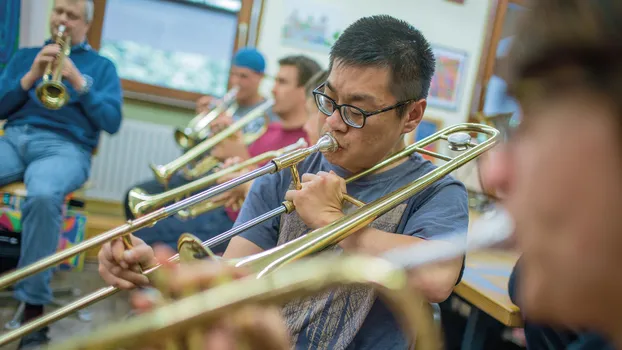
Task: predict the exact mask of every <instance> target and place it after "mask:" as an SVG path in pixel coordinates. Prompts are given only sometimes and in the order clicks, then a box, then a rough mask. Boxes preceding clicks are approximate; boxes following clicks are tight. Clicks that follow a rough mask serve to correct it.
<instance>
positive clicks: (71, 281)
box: [0, 263, 129, 350]
mask: <svg viewBox="0 0 622 350" xmlns="http://www.w3.org/2000/svg"><path fill="white" fill-rule="evenodd" d="M52 285H53V286H54V287H73V288H79V289H80V290H81V292H82V295H85V294H86V293H89V292H92V291H95V290H97V289H99V288H101V287H104V284H103V281H102V280H101V278H100V277H99V275H98V273H97V267H96V265H94V264H88V263H87V264H86V266H85V268H84V270H83V271H81V272H65V271H62V272H58V273H56V274H55V276H54V280H53V282H52ZM75 298H76V297H73V296H64V297H62V298H59V299H60V300H61V301H64V302H67V301H71V300H75ZM127 300H128V294H127V293H125V292H122V293H117V294H116V295H114V296H112V297H110V298H109V299H105V300H102V301H100V302H98V303H96V304H93V305H91V306H90V307H89V308H88V311H89V313H90V316H91V318H92V320H91V321H90V322H85V321H82V320H80V319H79V318H78V317H77V315H75V314H74V315H71V316H68V317H66V318H64V319H62V320H60V321H58V322H56V323H54V324H52V325H51V326H50V337H51V338H52V340H53V341H54V342H57V341H61V340H63V339H66V338H67V337H70V336H73V335H81V334H85V333H88V332H91V331H93V330H94V329H95V328H96V327H101V326H102V325H105V324H108V323H110V322H114V321H119V320H122V319H123V318H124V317H125V316H126V315H127V314H128V312H129V304H128V302H127ZM16 307H17V302H15V301H13V300H9V299H0V332H2V333H4V332H7V330H6V329H5V328H4V325H5V324H6V323H7V322H8V321H10V320H11V318H12V316H13V313H14V312H15V309H16ZM52 309H53V307H50V308H49V309H48V310H52ZM16 348H17V341H16V342H14V343H11V344H8V345H5V346H0V350H14V349H16Z"/></svg>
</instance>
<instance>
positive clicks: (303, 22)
mask: <svg viewBox="0 0 622 350" xmlns="http://www.w3.org/2000/svg"><path fill="white" fill-rule="evenodd" d="M284 9H285V13H286V17H285V24H284V25H283V28H282V29H281V43H282V44H283V45H284V46H289V47H294V48H297V49H302V50H310V51H316V52H320V53H325V54H327V53H329V52H330V48H331V47H332V46H333V44H334V43H335V41H337V38H339V35H341V32H342V31H343V28H342V27H341V25H342V21H341V17H340V15H339V14H340V13H343V11H342V10H341V9H340V8H336V7H335V6H334V4H331V5H322V4H312V5H311V4H309V3H308V2H307V1H303V0H288V1H286V2H285V7H284Z"/></svg>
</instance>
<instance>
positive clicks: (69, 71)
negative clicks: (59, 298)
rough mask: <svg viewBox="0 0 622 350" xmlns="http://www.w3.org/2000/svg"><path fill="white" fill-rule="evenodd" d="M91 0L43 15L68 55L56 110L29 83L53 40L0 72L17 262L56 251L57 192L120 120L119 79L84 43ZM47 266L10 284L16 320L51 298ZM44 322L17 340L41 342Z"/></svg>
mask: <svg viewBox="0 0 622 350" xmlns="http://www.w3.org/2000/svg"><path fill="white" fill-rule="evenodd" d="M93 10H94V7H93V1H92V0H55V1H54V7H53V10H52V14H51V16H50V27H51V34H52V37H56V34H57V32H58V28H59V26H61V25H62V26H64V27H65V32H66V33H67V34H69V35H70V36H71V43H70V46H71V53H70V57H65V58H64V60H63V62H62V65H63V70H62V77H63V81H62V82H63V84H64V85H66V88H67V93H68V94H69V100H68V102H67V103H66V104H65V105H64V107H61V108H60V109H57V110H53V109H48V108H47V107H45V106H44V105H43V104H42V103H41V101H40V100H39V99H38V97H37V94H36V92H35V90H36V87H37V86H38V85H39V83H40V82H41V81H42V76H43V74H44V73H45V70H46V67H47V66H48V64H50V63H52V65H53V66H55V65H56V64H59V62H57V61H56V57H57V56H58V54H59V52H60V49H61V48H60V47H59V45H58V44H55V43H53V42H52V41H51V40H50V41H47V42H46V43H45V46H43V47H42V48H26V49H21V50H19V51H18V52H16V53H15V55H14V56H13V57H12V58H11V61H10V62H9V64H8V65H7V66H6V68H5V69H4V71H3V72H2V75H0V119H4V120H6V124H5V126H4V128H5V135H4V136H2V137H0V186H1V185H6V184H9V183H12V182H17V181H24V182H25V185H26V191H27V197H26V201H25V203H24V205H23V206H22V208H21V210H22V226H23V231H22V233H21V252H20V259H19V264H18V268H19V267H21V266H25V265H29V264H31V263H34V262H35V261H37V260H40V259H42V258H43V257H45V256H48V255H50V254H52V253H54V252H55V251H56V247H57V245H58V237H59V235H60V232H61V222H62V214H61V213H62V206H63V203H64V199H65V197H66V196H67V195H68V194H69V193H70V192H72V191H75V190H77V189H79V188H80V187H81V186H82V185H83V184H84V182H85V181H86V180H87V179H88V176H89V172H90V166H91V154H92V152H93V150H94V149H95V148H96V147H97V143H98V140H99V134H100V132H101V131H106V132H108V133H110V134H113V133H116V132H117V131H118V130H119V127H120V125H121V104H122V92H121V83H120V80H119V77H118V76H117V72H116V69H115V67H114V65H113V64H112V62H110V61H109V60H108V59H106V58H104V57H102V56H100V55H99V54H97V52H95V51H94V50H93V49H92V48H91V47H90V46H89V44H88V43H87V42H86V33H87V31H88V29H89V26H90V23H91V21H92V19H93ZM50 279H51V271H45V272H42V273H39V274H37V275H34V276H32V277H29V278H27V279H25V280H23V281H21V282H19V283H18V284H17V285H16V286H15V297H16V298H17V299H18V300H20V301H22V302H25V303H26V308H25V311H24V319H23V320H22V321H24V322H25V321H28V320H30V319H32V318H35V317H37V316H39V315H41V314H42V313H43V306H44V305H46V304H48V303H50V301H51V300H52V291H51V289H50V286H49V283H50ZM46 333H47V328H46V329H43V330H41V331H38V332H35V333H32V334H30V335H28V336H27V337H25V338H23V339H22V342H21V343H20V347H22V346H28V345H36V344H41V343H44V342H46V341H47V336H46Z"/></svg>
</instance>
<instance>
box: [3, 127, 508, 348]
mask: <svg viewBox="0 0 622 350" xmlns="http://www.w3.org/2000/svg"><path fill="white" fill-rule="evenodd" d="M468 133H482V134H484V135H486V136H488V138H487V139H486V140H485V141H483V142H481V143H479V144H474V143H473V142H471V137H470V136H469V134H468ZM498 134H499V133H498V131H497V130H495V129H494V128H492V127H489V126H486V125H482V124H469V123H465V124H457V125H453V126H450V127H448V128H445V129H443V130H440V131H438V132H437V133H435V134H433V135H430V136H429V137H426V138H425V139H423V140H421V141H418V142H417V143H415V144H412V145H410V146H408V147H406V148H405V149H403V150H402V151H400V152H398V153H396V154H394V155H392V156H391V157H389V158H387V159H386V160H384V161H382V162H380V163H378V164H376V165H375V166H374V167H372V168H370V169H367V170H365V171H363V172H361V173H359V174H356V175H354V176H353V177H352V178H351V181H353V180H355V179H358V178H361V177H363V176H366V175H369V174H371V173H374V172H376V171H378V170H379V169H382V168H383V167H386V166H388V165H390V164H393V163H395V162H396V161H398V160H400V159H403V158H404V157H407V156H409V155H411V154H412V153H414V152H418V153H422V154H428V155H431V156H434V157H438V158H440V159H443V160H446V161H447V162H446V163H445V164H443V165H441V166H439V167H438V168H436V169H434V170H432V171H430V172H429V173H427V174H425V175H423V176H422V177H420V178H419V179H417V180H416V181H414V182H413V183H411V184H409V185H407V186H404V187H403V188H401V189H399V190H397V191H395V192H394V193H391V194H388V195H385V196H384V197H382V198H380V199H378V200H376V201H374V202H372V203H369V204H364V203H361V202H358V201H357V200H355V199H350V201H351V202H355V203H356V202H358V206H360V207H361V208H360V209H359V210H357V211H355V212H354V213H352V214H350V215H347V216H345V217H343V218H342V219H340V220H337V221H335V222H334V223H332V224H331V225H328V226H326V227H324V228H321V229H318V230H315V231H313V232H311V233H309V234H307V235H305V236H302V237H299V238H298V239H296V240H293V241H291V242H288V243H287V244H284V245H282V246H278V247H276V248H274V249H271V250H269V251H266V252H263V253H261V254H257V255H253V256H250V257H246V258H242V259H236V260H231V261H227V263H230V264H233V265H235V266H244V267H246V268H248V269H250V270H251V271H253V272H254V276H255V277H262V276H265V275H267V274H269V273H271V272H273V271H275V270H277V269H280V268H281V267H283V266H284V265H286V264H288V263H289V262H292V261H295V260H298V259H301V258H303V257H306V256H308V255H310V254H313V253H316V252H319V251H321V250H323V249H324V248H326V247H328V246H331V245H333V244H336V243H338V242H339V241H340V240H342V239H344V238H346V237H347V236H348V235H350V234H352V233H353V232H356V231H357V230H358V229H360V228H362V227H364V226H366V225H367V224H369V223H371V222H372V221H374V220H375V219H376V218H377V217H378V216H379V215H382V214H384V213H386V212H387V211H389V210H390V209H392V207H394V206H395V205H397V204H399V203H401V202H403V201H405V200H406V199H408V198H410V197H411V196H413V195H415V194H417V193H419V192H420V191H422V190H424V189H425V188H426V187H428V186H429V185H430V184H432V183H434V182H435V181H437V180H439V179H440V178H442V177H444V176H445V175H447V174H449V173H451V172H452V171H454V170H456V169H457V168H459V167H461V166H463V165H464V164H467V163H468V162H470V161H471V160H473V159H475V158H477V157H478V156H480V155H481V154H482V153H484V152H485V151H487V150H488V149H490V148H492V147H493V146H494V145H495V144H496V142H497V141H498ZM440 140H445V141H447V142H448V143H449V147H450V148H451V149H453V150H460V151H464V152H462V153H461V154H459V155H458V156H456V157H453V158H452V157H449V156H444V155H441V154H439V153H436V152H432V151H428V150H425V149H424V148H425V147H426V146H428V145H429V144H431V143H433V142H437V141H440ZM336 147H337V144H336V142H335V141H334V139H332V138H331V137H329V136H327V135H324V136H323V137H322V138H321V139H320V141H318V144H316V145H315V146H313V147H310V148H305V149H301V150H297V151H294V152H291V153H289V154H286V155H283V156H281V157H278V158H277V159H274V160H272V162H271V163H270V164H269V165H266V166H264V167H262V168H260V169H257V170H254V171H251V172H249V173H247V174H245V175H242V176H240V177H239V178H237V179H234V180H231V181H229V182H227V183H225V184H222V185H218V186H215V187H213V188H211V189H209V190H207V191H204V192H202V194H198V195H195V196H192V197H190V198H187V199H185V200H182V201H180V202H178V203H175V204H173V205H171V206H169V207H165V208H162V209H159V210H157V211H155V212H152V213H150V214H148V215H146V216H143V217H141V218H139V219H137V220H135V221H133V222H130V223H129V224H127V225H124V226H122V227H120V228H118V229H115V230H112V231H109V232H107V233H104V234H102V235H100V236H98V237H96V238H93V239H92V240H90V241H88V242H84V243H81V244H79V245H77V246H75V247H72V248H69V249H67V250H65V251H63V252H60V253H57V254H56V255H55V256H52V257H50V258H46V259H43V260H42V261H40V262H37V263H35V264H33V265H30V266H27V267H25V268H23V269H21V270H20V271H15V272H13V273H9V274H7V275H6V276H4V277H2V278H0V288H4V287H6V286H8V285H11V284H13V283H14V282H16V281H18V280H20V279H23V278H25V277H27V276H29V275H31V274H34V273H37V272H39V271H41V270H43V269H45V268H47V267H50V266H53V265H55V264H58V263H60V262H61V261H63V260H65V259H66V258H68V257H71V256H73V255H76V254H78V253H80V252H82V251H85V250H87V249H90V248H91V247H93V246H97V245H100V244H102V243H104V242H107V241H109V240H112V239H114V238H117V237H120V236H125V235H127V234H128V233H130V232H133V231H135V230H137V229H140V228H142V227H145V226H147V225H149V224H153V223H155V222H156V221H157V220H160V219H161V218H163V217H166V216H167V215H171V214H173V213H175V212H177V211H179V210H182V209H183V208H186V207H190V206H193V205H195V204H197V203H198V202H201V201H203V200H206V199H209V198H211V197H213V196H215V195H218V194H220V193H223V192H226V191H227V190H229V189H231V188H232V187H235V186H237V185H239V184H241V183H244V182H246V181H248V180H251V179H254V178H257V177H259V176H263V175H266V174H270V173H273V172H275V171H278V170H282V169H285V168H289V169H290V170H291V171H292V175H293V179H295V180H298V176H297V175H298V171H297V170H296V167H295V165H296V164H297V163H299V162H300V161H301V160H302V159H304V158H306V157H307V156H308V155H310V154H312V153H314V152H317V151H322V152H329V151H332V150H334V149H336ZM345 197H346V198H348V196H345ZM294 210H295V207H294V206H293V204H292V203H291V202H288V201H285V202H283V204H282V205H281V206H279V207H277V208H275V209H273V210H271V211H269V212H267V213H265V214H263V215H261V216H259V217H257V218H255V219H253V220H250V221H248V222H245V223H241V224H239V225H237V226H235V227H233V228H232V229H231V230H229V231H227V232H225V233H223V234H221V235H219V236H217V237H214V238H212V239H210V240H207V241H205V242H203V243H196V244H193V245H194V246H196V248H197V249H198V247H200V246H202V247H213V246H216V245H219V244H221V243H223V242H226V241H227V240H229V239H230V238H231V237H234V236H236V235H238V234H240V233H242V232H244V231H245V230H247V229H248V228H251V227H254V226H256V225H259V224H261V223H263V222H265V221H267V220H270V219H272V218H275V217H277V216H280V215H282V214H286V213H291V212H292V211H294ZM184 242H185V243H184V244H189V241H188V240H185V241H184ZM181 248H182V247H180V251H181ZM205 250H206V251H208V250H207V249H205ZM208 254H209V251H208ZM170 260H171V261H178V260H179V255H176V256H173V257H172V258H171V259H170ZM157 269H158V266H154V267H151V268H149V269H147V270H145V271H144V272H143V273H144V274H145V275H147V276H149V275H150V274H152V273H153V272H154V271H156V270H157ZM117 291H118V289H117V288H115V287H106V288H102V289H100V290H98V291H96V292H94V293H92V294H90V295H87V296H86V297H84V298H82V299H79V300H77V301H75V302H72V303H70V304H68V305H66V306H65V307H63V308H60V309H57V310H54V311H53V312H51V313H49V314H46V315H44V316H42V317H40V318H38V319H35V320H33V321H31V322H29V323H27V324H25V325H23V326H22V327H20V328H18V329H16V330H13V331H11V332H8V333H6V334H4V335H1V336H0V346H2V345H4V344H7V343H8V342H11V341H13V340H16V339H18V338H20V337H22V336H23V335H25V334H28V333H30V332H32V331H34V330H36V329H39V328H41V327H44V326H46V325H48V324H50V323H52V322H55V321H57V320H59V319H62V318H64V317H65V316H67V315H69V314H72V313H74V312H76V311H78V310H80V309H82V308H84V307H87V306H89V305H91V304H93V303H95V302H97V301H99V300H103V299H105V298H107V297H109V296H111V295H114V294H115V293H116V292H117Z"/></svg>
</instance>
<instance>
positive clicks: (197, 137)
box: [175, 86, 240, 150]
mask: <svg viewBox="0 0 622 350" xmlns="http://www.w3.org/2000/svg"><path fill="white" fill-rule="evenodd" d="M239 90H240V88H239V87H237V86H234V87H233V88H232V89H231V90H229V91H228V92H227V93H226V94H225V96H224V97H223V98H222V101H221V102H220V103H219V104H218V105H217V106H216V107H215V108H214V109H212V110H210V111H209V112H207V113H200V114H198V115H197V116H195V117H194V118H192V120H190V122H189V123H188V125H187V126H186V127H185V128H183V129H177V130H175V141H177V144H178V145H180V146H181V147H182V148H183V149H184V150H188V149H190V148H192V147H194V146H195V145H196V144H198V143H199V142H201V141H202V140H205V139H206V138H207V137H208V136H209V135H210V123H211V122H213V121H214V120H215V119H216V118H217V117H218V116H219V115H220V114H222V113H225V114H227V115H231V116H233V114H234V113H235V111H236V110H237V109H238V104H237V103H236V102H235V98H236V96H237V94H238V91H239Z"/></svg>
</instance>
